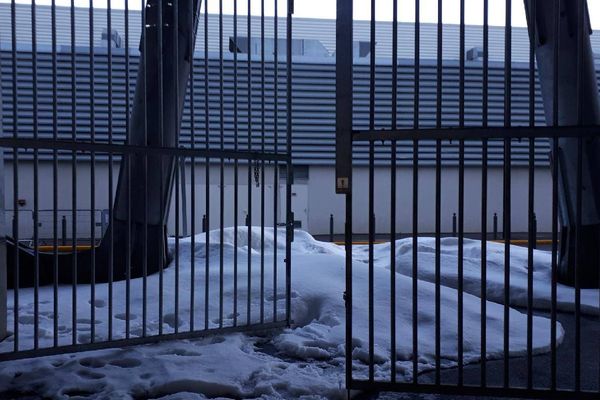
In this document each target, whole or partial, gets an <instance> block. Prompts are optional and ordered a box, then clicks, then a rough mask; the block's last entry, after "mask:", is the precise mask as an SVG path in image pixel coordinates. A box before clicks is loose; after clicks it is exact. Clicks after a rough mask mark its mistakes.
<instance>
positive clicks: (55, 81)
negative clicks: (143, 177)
mask: <svg viewBox="0 0 600 400" xmlns="http://www.w3.org/2000/svg"><path fill="white" fill-rule="evenodd" d="M51 14H52V15H51V22H50V23H51V24H52V28H51V30H52V138H53V139H54V140H58V78H57V75H58V69H57V55H56V0H52V4H51ZM13 104H16V103H13ZM15 150H16V149H15ZM52 242H53V247H54V249H53V277H54V279H53V281H54V285H53V288H52V293H53V302H52V304H53V313H54V315H53V316H52V322H53V326H52V327H53V332H54V334H53V344H54V347H56V346H58V151H57V150H54V151H53V152H52ZM15 316H16V314H15Z"/></svg>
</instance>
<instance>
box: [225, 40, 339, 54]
mask: <svg viewBox="0 0 600 400" xmlns="http://www.w3.org/2000/svg"><path fill="white" fill-rule="evenodd" d="M264 43H265V54H270V55H274V54H275V39H273V38H265V39H264ZM261 45H262V43H261V39H260V38H251V39H250V40H248V38H247V37H243V36H241V37H240V36H238V37H237V38H233V37H230V38H229V51H230V52H231V53H241V54H248V53H250V54H251V55H260V54H261ZM286 45H287V43H286V40H285V39H278V40H277V53H278V54H279V55H285V53H286ZM292 55H293V56H311V57H329V56H330V55H329V51H327V49H326V48H325V46H323V44H322V43H321V42H320V41H318V40H315V39H292Z"/></svg>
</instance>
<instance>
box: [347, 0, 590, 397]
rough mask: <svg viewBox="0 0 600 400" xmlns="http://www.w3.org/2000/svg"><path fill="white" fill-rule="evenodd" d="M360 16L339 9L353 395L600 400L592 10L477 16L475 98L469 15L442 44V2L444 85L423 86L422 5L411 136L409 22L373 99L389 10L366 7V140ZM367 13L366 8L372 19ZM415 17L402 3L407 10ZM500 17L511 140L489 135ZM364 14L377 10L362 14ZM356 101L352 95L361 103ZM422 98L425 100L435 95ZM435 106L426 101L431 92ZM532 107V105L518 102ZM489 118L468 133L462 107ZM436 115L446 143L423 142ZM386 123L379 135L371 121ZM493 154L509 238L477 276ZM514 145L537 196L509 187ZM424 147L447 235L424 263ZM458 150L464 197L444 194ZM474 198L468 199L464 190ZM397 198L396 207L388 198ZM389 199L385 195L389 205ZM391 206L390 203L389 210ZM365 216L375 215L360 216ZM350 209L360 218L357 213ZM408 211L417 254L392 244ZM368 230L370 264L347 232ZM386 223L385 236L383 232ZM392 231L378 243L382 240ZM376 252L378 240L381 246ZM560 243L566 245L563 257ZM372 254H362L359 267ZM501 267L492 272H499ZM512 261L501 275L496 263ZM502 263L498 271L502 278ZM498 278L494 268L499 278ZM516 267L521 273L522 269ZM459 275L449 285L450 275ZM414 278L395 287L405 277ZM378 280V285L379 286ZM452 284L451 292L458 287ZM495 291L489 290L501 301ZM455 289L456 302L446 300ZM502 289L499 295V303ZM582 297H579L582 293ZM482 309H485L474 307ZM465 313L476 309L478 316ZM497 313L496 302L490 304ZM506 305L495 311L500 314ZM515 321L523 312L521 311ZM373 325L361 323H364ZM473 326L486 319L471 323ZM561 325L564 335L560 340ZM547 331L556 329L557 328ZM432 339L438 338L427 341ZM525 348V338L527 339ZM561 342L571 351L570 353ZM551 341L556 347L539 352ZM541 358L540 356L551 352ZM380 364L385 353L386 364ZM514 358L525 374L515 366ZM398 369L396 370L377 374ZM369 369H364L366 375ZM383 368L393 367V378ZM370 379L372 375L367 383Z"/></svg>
mask: <svg viewBox="0 0 600 400" xmlns="http://www.w3.org/2000/svg"><path fill="white" fill-rule="evenodd" d="M353 3H354V4H357V3H358V0H357V1H355V2H352V1H344V0H338V1H337V52H336V57H337V60H336V61H337V64H336V81H337V86H336V88H337V94H336V100H337V120H336V129H337V133H336V146H337V154H336V158H337V163H336V191H337V192H338V193H341V194H344V195H345V196H346V231H345V247H346V293H345V299H346V385H347V388H348V389H349V390H351V389H353V390H374V391H396V390H397V391H408V392H432V393H448V394H449V393H455V394H469V395H497V396H513V397H540V398H549V397H553V398H554V397H563V398H590V399H591V398H598V396H599V395H600V383H599V381H600V378H599V376H600V362H599V360H600V355H598V335H597V326H598V324H599V323H600V322H599V321H598V312H597V307H599V306H600V304H592V306H593V307H595V308H596V311H595V312H589V310H587V311H586V304H583V301H582V298H583V297H582V296H583V294H586V295H587V294H589V293H595V296H596V300H595V301H596V303H598V300H597V296H598V295H597V290H596V291H595V292H589V290H595V289H585V288H598V287H599V281H598V270H599V268H598V267H599V264H598V254H597V253H598V251H597V240H598V236H597V234H596V229H597V225H598V218H597V216H598V214H597V204H598V202H597V200H598V186H597V183H596V181H597V174H598V172H599V169H598V168H597V163H596V161H595V158H597V153H594V152H595V151H596V150H595V149H596V146H597V143H598V138H599V136H600V129H599V128H598V125H599V122H600V121H599V120H598V115H600V114H599V111H598V88H597V82H596V77H595V76H594V75H593V74H590V71H591V70H592V69H593V56H592V54H591V48H590V45H589V33H590V32H591V28H590V24H589V16H588V12H587V6H586V2H585V0H580V1H564V0H563V1H560V0H554V1H536V0H526V1H525V2H521V1H516V2H513V1H511V0H506V1H493V0H489V1H488V0H483V1H482V2H481V6H482V15H481V18H482V20H483V24H482V26H481V29H482V30H483V43H482V60H481V63H482V74H483V76H482V80H481V84H482V87H481V95H480V96H470V97H469V98H466V96H465V56H466V54H465V53H466V52H465V50H466V49H465V2H464V1H462V0H461V1H460V2H457V4H458V6H459V15H460V35H459V39H458V43H444V42H443V41H442V38H443V36H442V33H443V29H444V24H443V21H444V20H443V15H442V11H443V10H444V6H445V3H444V2H443V1H442V0H439V1H438V2H437V10H436V11H437V76H436V79H435V81H434V82H431V81H427V82H422V81H421V80H420V77H421V74H420V69H421V66H420V62H419V61H420V53H419V52H420V17H421V15H420V12H421V8H422V6H423V4H420V3H421V2H420V1H419V0H415V1H414V2H412V4H413V5H414V7H415V8H414V14H413V15H411V16H410V17H411V18H414V21H415V23H414V35H413V38H414V43H413V44H411V46H414V64H413V76H414V87H413V99H412V100H413V103H412V114H413V115H412V120H413V121H414V126H413V127H412V128H402V129H401V128H400V125H399V124H398V119H399V118H400V117H402V115H400V114H399V104H398V85H399V80H398V61H397V59H398V56H397V54H398V46H399V45H401V44H400V43H399V40H403V39H402V38H401V37H399V35H398V31H397V24H398V18H399V17H398V16H399V15H401V14H402V15H404V17H406V18H408V16H407V15H406V13H407V11H406V10H403V9H400V8H399V7H398V4H399V2H398V1H396V0H394V1H393V2H392V4H393V11H392V17H391V18H393V31H392V39H391V40H392V43H393V45H392V51H393V55H392V63H393V64H392V68H391V70H390V71H389V74H390V75H391V76H390V77H389V78H388V79H391V82H392V84H391V87H390V88H388V89H387V90H381V91H376V86H375V80H376V74H377V78H378V79H380V78H381V76H380V75H379V74H381V72H380V71H377V72H376V68H375V67H376V61H377V58H376V57H377V55H376V34H377V33H376V27H377V23H376V19H375V14H376V7H379V6H380V2H377V5H376V2H375V1H374V0H371V1H370V15H371V25H370V26H371V41H370V54H369V56H370V71H369V75H370V89H369V99H370V101H369V114H370V126H369V128H368V129H366V130H365V129H362V130H357V129H356V123H354V125H353V118H349V116H350V115H353V113H354V114H356V113H357V110H356V104H354V109H353V100H354V101H355V99H356V90H357V89H356V85H353V71H352V67H351V66H352V60H353V57H352V49H353V46H352V40H351V38H352V34H353ZM368 3H369V2H368V1H365V2H363V5H365V4H368ZM523 3H524V4H525V11H526V14H527V21H528V25H529V33H530V47H529V74H528V77H527V82H528V85H527V86H528V91H527V92H528V93H527V96H528V97H529V105H530V106H529V115H528V120H527V121H526V123H525V124H522V125H520V126H515V125H513V124H511V112H512V108H511V99H512V96H511V95H512V93H511V90H512V88H513V82H512V77H513V75H512V73H511V68H512V63H511V49H512V36H511V29H512V27H511V23H512V20H511V18H512V11H513V9H514V8H515V7H522V6H523ZM404 4H405V5H406V3H404ZM500 8H501V9H502V12H503V13H504V15H505V24H504V25H505V26H504V30H505V32H504V50H505V57H504V75H503V77H504V78H503V79H504V80H503V83H502V85H503V91H504V93H503V101H504V110H503V119H504V125H503V126H502V127H490V126H488V116H489V108H488V106H489V101H490V99H489V95H490V89H489V86H490V81H489V41H490V36H489V18H490V13H491V12H494V13H498V10H499V9H500ZM363 9H367V8H363ZM445 46H450V47H452V46H453V48H456V49H458V50H457V54H456V57H457V58H458V64H459V79H458V82H457V83H456V86H458V88H457V89H458V98H459V101H458V104H452V105H448V104H446V100H447V97H446V96H445V94H444V93H445V91H446V90H447V89H446V88H447V85H448V83H447V82H444V81H443V74H442V70H443V68H444V66H445V64H446V61H445V60H444V58H443V56H442V55H443V54H445V53H444V51H445V50H444V48H445ZM536 84H541V90H542V94H543V100H544V111H545V121H546V124H545V125H542V124H540V123H539V122H536V110H535V104H534V98H535V87H536ZM353 86H354V87H353ZM425 87H426V89H424V88H425ZM424 90H428V91H431V90H434V91H435V102H434V104H432V103H431V102H429V103H427V104H423V103H422V101H421V100H422V99H421V93H422V91H424ZM428 93H430V92H428ZM521 94H523V93H521ZM390 102H391V109H392V112H391V115H389V114H388V115H387V123H386V124H387V125H386V126H385V127H382V126H381V120H382V119H383V118H384V116H383V115H382V114H381V112H380V110H381V108H384V107H389V103H390ZM474 102H476V103H477V104H479V108H480V111H481V113H482V124H481V126H477V127H473V126H469V127H466V126H465V108H466V107H467V103H469V106H470V107H473V104H474ZM450 106H452V107H456V106H457V107H458V112H459V120H458V123H457V124H456V125H448V124H443V121H444V112H445V110H446V109H447V108H446V107H450ZM431 107H435V110H436V121H437V122H436V125H435V127H433V128H431V127H427V128H422V127H420V126H419V122H418V121H419V118H418V116H419V115H420V113H421V112H422V110H423V109H424V108H427V109H430V108H431ZM376 118H377V120H378V126H377V129H376V125H375V120H376ZM540 140H543V141H545V140H549V142H550V147H551V149H552V156H551V158H552V160H551V173H550V175H549V177H548V179H550V180H551V183H552V184H551V187H552V193H551V196H550V198H547V199H546V201H547V202H549V203H551V205H552V224H551V226H552V235H551V245H550V246H548V247H547V250H549V253H544V254H547V256H544V257H546V258H547V260H546V263H543V265H542V266H540V265H541V264H540V262H539V257H540V256H541V255H542V253H540V252H538V250H534V247H535V244H534V242H535V240H536V238H535V236H534V231H535V209H534V199H535V196H536V190H535V188H536V182H535V176H536V175H535V170H536V164H535V153H534V151H535V146H536V142H538V141H540ZM491 142H496V143H498V142H500V143H501V144H502V148H503V151H502V164H503V182H502V198H503V210H502V214H501V215H502V217H503V226H504V236H505V237H504V241H503V244H502V245H497V244H493V243H491V242H486V241H485V240H484V241H481V242H480V243H479V242H478V244H477V245H476V254H477V257H479V258H478V261H477V262H476V263H475V265H473V261H472V260H473V259H472V257H473V243H472V242H471V241H468V239H466V238H465V232H464V215H465V212H466V210H467V209H473V208H475V209H478V210H480V212H481V214H480V215H481V217H480V221H481V232H480V233H481V235H480V237H482V238H486V237H487V235H488V233H489V232H490V228H489V224H490V223H491V221H490V220H489V219H490V218H489V217H488V214H489V213H488V210H487V202H488V192H489V182H488V179H487V178H488V154H489V153H488V148H489V146H490V143H491ZM516 142H521V143H522V142H525V143H526V144H527V146H528V148H529V152H528V160H529V161H528V164H527V168H528V171H529V174H528V179H527V181H526V182H513V181H512V180H511V171H512V170H513V168H514V164H513V163H512V159H511V155H512V150H513V146H514V144H515V143H516ZM407 143H410V144H412V146H413V156H412V179H411V180H409V181H399V180H398V178H397V174H396V171H397V166H398V159H397V154H398V152H397V150H398V148H399V146H400V144H402V145H403V146H406V144H407ZM424 143H427V144H428V145H431V143H434V144H435V147H434V148H435V153H434V156H435V164H434V166H435V207H434V208H433V209H431V210H429V212H433V213H435V221H436V229H435V234H434V237H433V238H431V243H430V245H429V247H428V250H424V251H429V252H430V253H431V258H427V259H425V262H423V261H424V260H423V258H422V257H421V255H420V248H421V246H425V244H424V242H422V238H419V234H420V232H419V230H418V221H419V215H420V212H421V209H420V200H421V199H420V197H419V193H420V192H419V174H420V172H421V171H422V165H421V164H420V159H419V154H420V152H419V148H420V146H423V145H424ZM456 144H458V159H457V160H456V164H455V165H456V166H457V174H458V188H456V187H451V188H450V187H448V186H447V185H446V183H445V181H444V179H443V178H442V174H443V173H444V168H443V167H442V165H443V162H444V165H447V161H448V160H443V154H444V152H443V148H444V147H445V146H448V145H456ZM466 144H469V146H470V147H469V148H474V147H475V148H477V149H478V151H480V152H481V154H482V159H481V162H480V163H479V164H478V165H477V163H474V164H472V165H470V166H468V168H473V169H477V170H478V171H480V174H479V176H480V181H479V182H465V154H466V152H465V146H466ZM361 146H362V147H368V151H369V180H368V188H358V187H355V186H353V182H352V172H353V169H352V167H353V161H354V157H355V156H356V154H355V153H356V151H357V150H356V149H357V148H360V147H361ZM376 168H385V169H386V170H387V171H388V174H387V175H386V176H387V177H386V178H385V179H384V178H379V180H378V181H376V179H375V174H374V171H375V169H376ZM516 184H526V185H527V187H528V190H527V193H528V196H527V197H526V198H519V199H515V198H513V197H511V187H514V185H516ZM467 187H469V188H470V189H469V190H468V191H467V190H466V188H467ZM388 188H389V191H388ZM443 190H452V191H453V192H454V193H456V195H457V196H458V212H457V225H458V226H457V238H456V239H454V238H450V239H452V240H446V239H445V238H443V237H442V234H441V229H440V223H441V222H440V221H441V212H442V211H441V210H442V205H441V204H440V201H441V193H442V191H443ZM399 191H409V192H411V193H412V202H411V203H410V204H399V203H398V200H397V197H398V192H399ZM387 193H389V195H388V194H387ZM382 194H386V198H383V199H382V198H381V195H382ZM357 198H363V199H364V198H368V201H367V204H368V206H367V207H366V208H360V209H358V208H357V207H356V204H355V203H353V200H356V199H357ZM515 202H526V203H527V204H528V213H527V216H526V218H527V220H528V221H529V223H528V226H529V227H530V229H529V237H528V240H527V249H526V256H525V260H526V261H525V262H524V265H522V264H521V265H516V263H515V261H514V260H513V259H512V258H511V257H512V256H513V255H514V254H515V253H517V252H518V251H520V250H518V248H515V247H513V246H511V221H513V220H514V216H512V215H511V203H512V204H515ZM363 204H364V203H363ZM353 205H354V207H353ZM385 206H387V207H390V215H391V223H390V225H389V241H390V244H389V249H388V250H385V251H389V259H390V265H389V266H387V267H388V268H389V270H386V278H385V279H381V274H380V273H379V269H378V268H380V267H377V266H376V265H375V264H376V263H378V260H379V259H380V258H381V257H383V255H382V251H384V250H381V249H380V248H378V247H377V246H376V245H375V243H374V241H375V224H376V214H377V212H378V211H377V210H378V209H379V208H380V207H385ZM399 207H411V208H412V226H413V228H412V239H409V240H410V242H409V244H407V243H406V242H403V243H402V244H400V243H397V242H396V239H397V238H398V236H397V232H396V225H397V223H398V220H397V210H398V208H399ZM360 214H362V215H364V214H366V215H367V216H368V217H367V218H368V221H369V239H368V253H367V252H365V254H368V257H366V260H362V258H361V259H360V260H357V259H355V258H356V257H354V258H353V244H352V240H353V230H352V223H353V220H355V218H357V216H358V215H360ZM386 223H387V222H386ZM381 231H382V229H378V230H377V232H379V233H381ZM380 236H381V235H380ZM559 237H560V241H559ZM401 245H402V246H404V247H406V246H407V245H408V246H409V247H410V249H409V250H408V253H407V254H408V255H409V261H407V260H406V259H400V258H398V254H399V253H400V254H404V253H402V252H403V251H406V249H404V248H400V246H401ZM450 248H451V249H452V251H456V258H455V261H453V262H452V265H450V267H449V265H448V261H447V259H448V258H447V257H448V256H447V253H446V251H448V249H450ZM361 254H362V253H361ZM492 257H496V259H495V261H494V260H492ZM498 257H501V261H498V260H497V258H498ZM492 261H493V262H492ZM361 263H366V266H364V268H367V270H368V274H366V275H365V276H366V277H367V278H366V281H362V280H359V279H357V278H356V275H354V273H355V271H356V270H357V269H360V268H363V266H362V265H363V264H361ZM494 263H495V264H494ZM517 264H518V263H517ZM542 267H543V268H546V270H547V272H548V273H547V276H545V277H544V279H545V280H546V283H547V291H548V293H546V294H545V296H546V297H545V300H546V302H545V304H541V305H540V303H539V302H538V301H537V297H536V296H537V294H536V291H537V293H539V291H540V290H541V289H540V286H539V285H540V281H539V279H538V278H536V277H537V276H538V275H537V274H539V270H538V268H542ZM449 268H450V269H449ZM400 270H402V271H403V273H402V275H401V274H398V273H397V271H400ZM517 270H520V272H519V273H522V274H523V278H524V282H525V284H524V286H523V287H522V292H521V295H520V297H521V299H520V300H518V299H516V298H517V297H519V294H516V293H515V291H514V288H513V287H512V286H511V284H513V283H514V282H511V278H512V279H513V280H514V279H515V278H514V277H515V274H516V273H517V272H518V271H517ZM376 273H377V274H376ZM449 273H450V275H451V276H450V277H449V275H448V274H449ZM493 283H494V285H492V284H493ZM448 286H450V287H451V288H450V289H449V288H448ZM492 286H493V287H492ZM563 290H571V292H569V293H572V296H570V297H569V300H568V301H569V302H571V303H570V304H572V306H571V309H569V310H566V309H565V305H564V304H563V302H564V301H565V299H564V298H563V297H562V296H560V297H559V294H557V293H560V292H562V291H563ZM586 290H587V292H585V293H584V291H586ZM473 294H475V295H476V296H477V297H479V299H477V300H476V301H475V302H473V296H472V295H473ZM357 299H367V301H368V313H367V314H366V317H364V316H363V317H360V316H357V314H356V304H357V303H356V302H357V301H360V302H362V300H357ZM467 300H468V302H467ZM488 300H490V301H488ZM496 303H499V304H496ZM514 308H516V309H517V310H515V309H514ZM360 315H363V314H360ZM473 315H475V319H473V318H470V317H469V318H467V316H473ZM539 317H544V318H546V319H545V320H544V321H546V322H545V323H546V324H547V327H548V332H547V331H540V330H538V328H536V326H537V323H538V321H540V320H539V319H538V318H539ZM557 321H559V322H560V323H562V326H563V327H564V328H565V331H564V335H565V336H564V337H563V336H562V335H561V331H560V330H561V329H562V328H559V325H557ZM548 322H549V323H548ZM428 328H431V329H428ZM518 332H523V336H518ZM559 340H562V344H561V343H560V342H559ZM357 341H359V342H361V341H362V342H363V343H368V354H367V355H365V356H364V357H361V355H360V354H356V352H355V351H354V350H355V349H354V346H355V343H356V342H357ZM516 341H521V343H520V345H523V346H524V351H522V353H521V354H520V355H519V354H513V353H512V350H513V348H514V347H513V346H518V345H519V344H516V343H515V342H516ZM544 341H546V342H547V343H546V342H544ZM540 342H544V343H545V344H546V347H545V352H546V353H547V354H546V355H538V353H539V352H536V351H535V350H536V349H537V348H538V345H539V343H540ZM542 352H544V351H542ZM382 353H385V355H384V356H383V357H381V355H382ZM428 356H431V357H432V359H433V360H434V362H432V363H430V364H427V363H426V361H422V358H425V359H426V358H427V357H428ZM514 356H518V357H517V358H513V357H514ZM388 357H389V359H390V360H391V361H390V363H389V364H385V365H383V364H382V363H383V362H384V361H382V360H386V359H387V358H388ZM361 360H362V361H361ZM386 366H387V367H389V368H387V369H386ZM361 367H362V368H361Z"/></svg>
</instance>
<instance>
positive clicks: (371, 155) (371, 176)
mask: <svg viewBox="0 0 600 400" xmlns="http://www.w3.org/2000/svg"><path fill="white" fill-rule="evenodd" d="M369 46H370V52H369V54H370V63H369V129H370V130H371V131H372V130H374V129H375V67H376V65H375V0H371V23H370V41H369ZM368 198H369V206H368V207H369V211H368V213H369V214H368V218H369V293H368V296H369V313H368V315H369V317H368V318H369V380H370V381H371V382H373V381H374V380H375V282H374V279H375V278H374V269H375V265H374V255H375V254H374V241H375V143H374V142H373V141H372V140H371V141H369V195H368Z"/></svg>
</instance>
